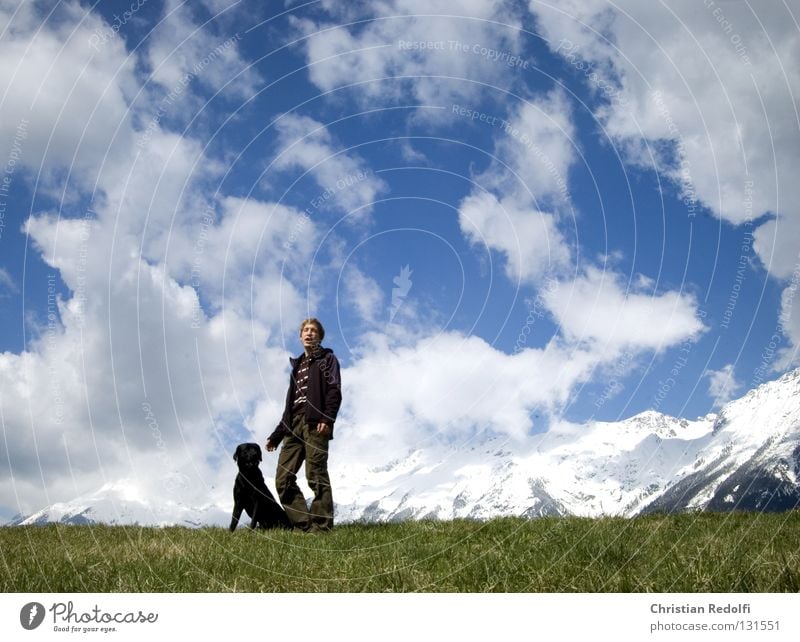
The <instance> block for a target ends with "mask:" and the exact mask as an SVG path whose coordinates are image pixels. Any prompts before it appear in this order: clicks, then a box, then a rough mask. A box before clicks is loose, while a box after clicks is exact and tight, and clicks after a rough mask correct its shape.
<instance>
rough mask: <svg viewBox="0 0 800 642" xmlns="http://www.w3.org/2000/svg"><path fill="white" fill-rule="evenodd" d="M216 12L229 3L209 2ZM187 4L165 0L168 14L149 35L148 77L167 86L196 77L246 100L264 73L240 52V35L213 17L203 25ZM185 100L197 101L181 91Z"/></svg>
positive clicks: (172, 87) (175, 86)
mask: <svg viewBox="0 0 800 642" xmlns="http://www.w3.org/2000/svg"><path fill="white" fill-rule="evenodd" d="M207 4H208V5H209V6H208V8H209V10H210V11H212V12H213V13H217V12H221V11H225V10H226V9H229V8H230V4H231V3H226V2H209V3H207ZM195 11H196V9H195V8H194V7H193V6H192V5H191V4H189V3H181V2H178V0H167V1H166V2H165V3H164V16H163V18H162V20H161V21H160V22H159V24H158V26H157V27H156V28H155V29H154V31H153V34H152V35H151V36H150V39H149V47H148V49H147V61H148V63H149V67H150V75H149V80H150V81H152V82H155V83H158V84H160V85H162V87H164V88H166V89H168V90H176V89H181V88H182V85H183V83H184V80H185V79H187V78H188V80H189V82H192V81H195V80H196V81H197V82H199V83H200V84H201V85H202V86H204V87H205V88H207V89H209V90H211V91H212V92H213V93H217V92H221V93H223V94H225V95H228V96H231V97H234V98H242V99H248V98H252V97H253V96H254V95H255V94H256V92H257V91H258V89H259V88H260V86H261V85H262V83H263V79H262V78H261V75H260V74H259V73H258V71H256V70H255V69H254V68H253V67H252V66H251V65H250V63H249V62H248V61H246V60H245V59H243V58H242V56H241V54H240V52H239V45H240V41H241V38H242V36H241V34H238V33H237V34H233V35H228V34H225V35H223V34H222V33H221V32H219V31H218V30H216V29H215V28H214V26H215V25H214V22H213V21H206V22H203V23H200V22H199V20H198V19H197V18H196V17H195V15H194V13H195ZM181 93H182V97H183V98H184V99H188V100H191V99H192V98H193V97H194V98H195V99H199V97H198V96H196V95H194V94H193V93H192V92H181Z"/></svg>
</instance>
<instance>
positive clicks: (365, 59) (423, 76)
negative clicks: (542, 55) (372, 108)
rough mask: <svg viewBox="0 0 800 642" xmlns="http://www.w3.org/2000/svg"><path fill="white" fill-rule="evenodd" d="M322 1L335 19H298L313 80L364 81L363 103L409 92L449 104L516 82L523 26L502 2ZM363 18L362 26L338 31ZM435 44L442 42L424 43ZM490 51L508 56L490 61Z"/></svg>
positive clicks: (358, 91) (331, 86)
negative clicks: (512, 60)
mask: <svg viewBox="0 0 800 642" xmlns="http://www.w3.org/2000/svg"><path fill="white" fill-rule="evenodd" d="M323 6H324V7H325V9H326V10H327V11H328V12H329V14H330V16H331V20H332V22H331V23H330V24H314V23H312V22H310V21H308V20H305V21H300V20H298V21H296V24H297V26H298V27H299V29H300V30H301V32H302V33H303V34H304V35H306V36H308V39H307V40H306V41H305V48H306V59H307V63H308V73H309V77H310V79H311V81H312V82H313V83H314V84H315V85H317V87H319V88H320V89H321V90H323V91H334V90H336V89H337V88H338V87H341V86H343V85H351V84H353V83H357V84H356V85H355V87H354V88H353V91H354V92H355V96H356V98H357V99H359V100H361V101H364V102H370V103H374V100H375V99H380V100H381V101H396V100H400V99H403V100H404V101H405V100H407V97H408V96H409V94H410V95H411V96H413V97H414V99H415V100H417V101H418V102H419V103H420V104H427V105H446V104H447V103H448V101H449V102H452V101H453V100H463V99H465V98H467V97H474V96H477V95H478V94H479V93H481V92H482V91H483V90H484V87H483V86H482V85H481V83H486V84H493V85H495V84H503V83H508V82H513V80H514V74H515V73H518V69H517V68H515V67H513V66H510V65H509V64H507V61H508V60H509V57H510V56H514V55H516V56H520V55H521V46H522V39H521V37H520V32H519V30H518V28H519V27H520V26H521V25H520V21H519V18H518V17H517V16H516V15H515V13H514V11H513V10H512V9H511V8H510V7H508V6H506V5H505V4H503V3H495V2H492V3H487V2H475V1H473V0H459V1H457V2H456V1H452V0H432V1H429V2H419V1H418V0H386V1H381V2H371V3H368V4H358V5H357V4H355V3H326V4H324V5H323ZM440 16H441V17H440ZM460 16H463V18H462V17H460ZM370 18H373V20H369V19H370ZM356 20H358V21H359V27H358V29H355V28H354V29H349V28H348V27H346V26H342V27H334V28H331V27H332V26H335V25H337V24H346V23H348V22H352V21H356ZM365 20H366V21H367V22H366V23H365V22H364V21H365ZM428 42H430V43H437V44H434V45H433V47H432V48H427V45H425V46H422V47H420V44H419V43H428ZM415 43H416V44H415ZM450 43H457V46H456V44H453V45H451V44H450ZM489 49H491V50H493V51H497V52H498V53H497V54H496V55H497V56H498V57H499V56H501V55H502V54H506V57H505V58H503V59H502V60H499V59H491V57H490V56H491V55H494V54H489V53H488V52H487V50H489ZM504 61H506V62H504ZM450 79H452V80H450ZM474 81H477V82H474ZM429 115H430V114H429Z"/></svg>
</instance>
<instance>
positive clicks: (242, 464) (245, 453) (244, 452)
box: [233, 444, 261, 470]
mask: <svg viewBox="0 0 800 642" xmlns="http://www.w3.org/2000/svg"><path fill="white" fill-rule="evenodd" d="M233 461H235V462H236V464H237V465H238V466H239V470H250V469H252V468H258V464H259V462H260V461H261V446H259V445H258V444H239V445H238V446H237V447H236V452H235V453H233Z"/></svg>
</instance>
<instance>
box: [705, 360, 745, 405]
mask: <svg viewBox="0 0 800 642" xmlns="http://www.w3.org/2000/svg"><path fill="white" fill-rule="evenodd" d="M703 376H705V377H708V393H709V394H710V395H711V396H712V397H713V398H714V406H715V407H719V406H724V405H725V404H726V403H728V402H729V401H730V400H731V399H733V398H734V396H735V395H736V394H737V393H738V392H739V391H740V390H741V389H742V388H743V385H742V383H741V382H740V381H737V380H736V377H735V375H734V365H733V364H732V363H729V364H728V365H726V366H723V367H722V368H720V369H719V370H706V371H705V372H704V373H703Z"/></svg>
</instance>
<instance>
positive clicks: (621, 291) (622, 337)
mask: <svg viewBox="0 0 800 642" xmlns="http://www.w3.org/2000/svg"><path fill="white" fill-rule="evenodd" d="M542 297H543V300H544V302H545V304H546V305H547V307H548V309H549V310H550V311H551V312H552V314H553V316H554V317H555V319H556V321H557V322H558V323H559V325H560V326H561V330H562V332H563V333H564V335H565V336H566V338H567V339H568V341H570V342H576V343H583V342H589V343H590V344H593V345H596V346H598V349H602V350H611V352H619V351H621V350H623V349H625V348H629V349H634V350H653V351H656V352H660V351H663V350H665V349H666V348H668V347H670V346H673V345H675V344H677V343H680V342H681V341H685V340H687V339H694V338H697V337H698V336H699V335H700V333H701V332H702V331H703V330H704V326H703V323H702V321H701V319H700V318H699V316H698V311H697V302H696V301H695V300H694V298H693V297H692V296H690V295H687V294H682V293H680V292H676V291H669V292H664V293H662V294H654V293H647V292H644V291H641V290H639V289H638V288H637V287H636V286H634V285H632V284H628V285H626V284H625V283H624V282H623V280H622V278H621V276H620V275H618V274H616V273H614V272H610V271H603V270H600V269H599V268H596V267H589V268H587V269H586V271H585V273H583V274H581V275H578V276H577V277H576V278H575V279H574V280H572V281H571V282H569V281H565V282H561V283H560V284H559V285H558V287H552V288H548V289H547V291H545V292H544V293H543V295H542Z"/></svg>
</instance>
